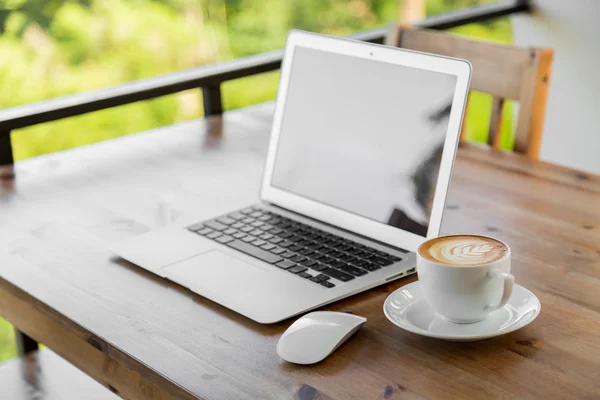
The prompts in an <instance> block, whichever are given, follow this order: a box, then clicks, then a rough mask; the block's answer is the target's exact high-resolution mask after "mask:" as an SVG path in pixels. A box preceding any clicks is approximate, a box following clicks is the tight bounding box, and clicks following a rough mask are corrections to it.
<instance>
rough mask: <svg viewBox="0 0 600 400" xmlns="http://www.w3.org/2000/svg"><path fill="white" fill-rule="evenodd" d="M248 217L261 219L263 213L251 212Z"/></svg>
mask: <svg viewBox="0 0 600 400" xmlns="http://www.w3.org/2000/svg"><path fill="white" fill-rule="evenodd" d="M250 216H251V217H252V218H259V217H262V216H263V213H262V212H260V211H256V212H253V213H252V214H250Z"/></svg>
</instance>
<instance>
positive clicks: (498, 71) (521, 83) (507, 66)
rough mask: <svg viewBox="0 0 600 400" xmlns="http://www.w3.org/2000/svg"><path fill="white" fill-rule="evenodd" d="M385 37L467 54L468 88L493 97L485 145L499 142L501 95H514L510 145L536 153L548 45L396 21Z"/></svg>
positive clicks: (545, 94) (432, 49)
mask: <svg viewBox="0 0 600 400" xmlns="http://www.w3.org/2000/svg"><path fill="white" fill-rule="evenodd" d="M385 43H386V44H387V45H390V46H397V47H401V48H404V49H410V50H416V51H423V52H426V53H433V54H440V55H444V56H448V57H455V58H461V59H465V60H468V61H469V62H470V63H471V65H472V75H471V90H476V91H479V92H483V93H489V94H491V95H492V97H493V102H492V114H491V115H492V117H491V121H490V126H489V130H488V132H489V136H488V143H489V144H490V146H493V147H496V148H498V147H499V143H500V142H501V137H500V134H501V132H502V131H501V129H500V127H501V123H502V118H501V116H502V105H503V101H504V100H506V99H509V100H515V101H518V103H519V113H518V115H517V118H516V119H517V123H516V126H515V129H514V131H515V146H514V150H515V151H516V152H519V153H522V154H525V155H527V156H528V157H530V158H533V159H538V158H539V153H540V149H541V143H542V135H543V130H544V119H545V113H546V102H547V99H548V88H549V85H550V75H551V71H552V60H553V57H554V51H553V50H552V49H545V48H520V47H515V46H508V45H503V44H497V43H490V42H484V41H480V40H471V39H466V38H464V37H461V36H458V35H453V34H449V33H445V32H439V31H434V30H427V29H414V28H410V27H408V26H406V25H402V24H400V25H398V24H393V25H392V26H390V28H389V30H388V36H387V38H386V41H385ZM467 112H468V104H467ZM465 120H466V113H465ZM465 131H466V124H465V123H463V126H462V129H461V140H464V139H465Z"/></svg>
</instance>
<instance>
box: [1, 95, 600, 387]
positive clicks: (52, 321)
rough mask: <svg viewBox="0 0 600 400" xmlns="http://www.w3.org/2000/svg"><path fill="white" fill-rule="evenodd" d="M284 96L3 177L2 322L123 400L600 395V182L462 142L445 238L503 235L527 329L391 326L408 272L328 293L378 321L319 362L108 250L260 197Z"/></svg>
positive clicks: (274, 331)
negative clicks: (387, 311) (388, 301)
mask: <svg viewBox="0 0 600 400" xmlns="http://www.w3.org/2000/svg"><path fill="white" fill-rule="evenodd" d="M271 115H272V105H271V104H265V105H261V106H256V107H252V108H247V109H242V110H238V111H233V112H228V113H226V114H225V116H224V117H223V119H220V118H217V117H213V118H210V119H208V120H199V121H191V122H186V123H182V124H178V125H174V126H171V127H167V128H162V129H158V130H154V131H150V132H144V133H140V134H137V135H132V136H129V137H126V138H122V139H117V140H112V141H108V142H104V143H100V144H95V145H92V146H87V147H83V148H80V149H76V150H72V151H68V152H63V153H58V154H52V155H48V156H43V157H39V158H36V159H31V160H28V161H24V162H19V163H17V164H16V165H15V174H14V178H10V177H6V178H4V179H3V180H0V187H1V188H0V242H1V243H2V244H3V246H2V248H1V249H0V315H1V316H3V317H5V318H7V319H8V320H9V321H10V322H12V323H13V324H15V325H16V326H17V327H18V328H19V329H21V330H23V331H24V332H26V333H27V334H29V335H31V336H32V337H33V338H35V339H37V340H39V341H40V342H42V343H44V344H46V345H47V346H49V347H50V348H51V349H52V350H53V351H55V352H56V353H57V354H59V355H61V356H62V357H64V358H65V359H67V360H68V361H70V362H71V363H73V364H74V365H76V366H77V367H78V368H80V369H81V370H83V371H85V372H86V373H87V374H89V375H90V376H91V377H93V378H94V379H96V380H97V381H98V382H100V383H102V384H103V385H105V386H106V387H109V388H111V390H113V392H116V393H117V394H119V395H120V396H122V397H123V398H128V399H171V398H183V399H196V398H198V399H221V398H224V399H246V398H261V399H317V398H321V399H327V398H336V399H338V398H339V399H350V398H355V399H382V398H383V399H404V398H409V399H410V398H444V399H445V398H461V399H467V398H474V399H489V398H544V399H546V398H560V399H582V398H598V396H599V394H600V379H599V378H600V376H599V374H600V335H598V332H600V206H599V205H600V177H599V176H596V175H592V174H587V173H583V172H580V171H575V170H570V169H567V168H562V167H559V166H556V165H552V164H548V163H543V162H539V161H534V160H532V159H529V158H527V157H524V156H522V155H519V154H515V153H506V152H501V151H495V150H489V149H487V148H485V149H482V148H480V147H479V146H474V145H465V146H463V147H461V148H460V149H459V154H458V159H457V162H456V167H455V170H454V174H453V180H452V184H451V188H450V193H449V196H448V202H447V210H446V213H445V215H444V222H443V226H442V230H443V231H444V232H474V233H485V234H489V235H493V236H496V237H499V238H501V239H503V240H505V241H507V242H508V243H509V244H510V245H511V247H512V249H513V254H514V263H513V264H514V265H513V273H514V275H515V276H516V279H517V282H518V283H519V284H521V285H524V286H526V287H528V288H529V289H531V290H532V291H533V292H534V293H535V294H536V295H537V296H538V297H539V298H540V300H541V302H542V313H541V314H540V316H539V317H538V319H537V320H536V321H535V322H533V323H532V324H531V325H529V326H527V327H525V328H523V329H521V330H519V331H516V332H513V333H510V334H507V335H505V336H502V337H498V338H494V339H490V340H486V341H483V342H477V343H446V342H442V341H437V340H433V339H428V338H423V337H420V336H417V335H414V334H411V333H408V332H404V331H402V330H400V329H397V328H395V327H394V326H393V325H392V324H391V323H389V322H388V321H387V319H386V318H385V316H384V315H383V313H382V310H381V308H382V304H383V301H384V300H385V298H386V297H387V296H388V295H389V293H391V292H392V291H393V290H395V289H397V288H398V287H401V286H403V285H405V284H407V283H408V282H412V281H414V280H415V277H410V278H407V279H404V280H401V281H397V282H394V283H391V284H388V285H385V286H381V287H378V288H376V289H373V290H370V291H368V292H366V293H362V294H359V295H356V296H353V297H351V298H349V299H346V300H343V301H340V302H337V303H335V304H332V305H330V306H328V307H325V309H330V310H336V311H346V312H353V313H356V314H359V315H363V316H365V317H367V318H368V322H367V324H366V325H365V326H364V327H363V328H362V329H361V330H360V331H359V332H358V333H357V334H356V336H354V337H353V338H352V339H351V340H349V341H348V342H347V343H346V344H344V345H343V346H342V347H340V349H338V350H337V351H336V352H335V353H334V354H333V355H332V356H331V357H329V358H328V359H326V360H325V361H323V362H322V363H320V364H317V365H314V366H295V365H291V364H288V363H285V362H283V361H282V360H281V359H279V358H278V356H277V354H276V352H275V346H276V343H277V340H278V339H279V337H280V336H281V334H282V333H283V332H284V331H285V329H286V328H287V327H288V326H289V324H290V323H291V322H292V321H285V322H282V323H279V324H274V325H260V324H257V323H255V322H253V321H250V320H248V319H246V318H244V317H242V316H240V315H238V314H236V313H234V312H232V311H230V310H227V309H225V308H223V307H221V306H219V305H218V304H215V303H212V302H210V301H208V300H206V299H204V298H202V297H200V296H198V295H195V294H193V293H190V292H189V291H187V290H186V289H184V288H181V287H179V286H177V285H175V284H172V283H170V282H167V281H164V280H162V279H159V278H158V277H156V276H154V275H152V274H150V273H148V272H146V271H144V270H142V269H140V268H138V267H136V266H134V265H131V264H129V263H127V262H125V261H122V260H119V259H118V258H115V257H114V256H113V255H112V254H110V253H109V252H108V251H107V250H106V249H107V246H108V244H110V243H112V242H115V241H117V240H120V239H123V238H126V237H130V236H133V235H138V234H140V233H142V232H146V231H147V230H149V229H152V228H155V227H159V226H164V225H166V224H169V223H172V222H182V223H187V222H191V221H195V220H196V219H197V218H198V216H199V215H201V214H206V213H210V214H217V213H220V212H226V211H229V210H231V209H234V208H236V207H241V206H244V205H247V204H251V203H252V202H253V201H254V200H255V199H256V197H257V193H258V188H259V181H260V176H261V173H262V165H263V160H264V158H263V157H264V155H265V151H266V145H267V141H268V136H269V131H270V118H271Z"/></svg>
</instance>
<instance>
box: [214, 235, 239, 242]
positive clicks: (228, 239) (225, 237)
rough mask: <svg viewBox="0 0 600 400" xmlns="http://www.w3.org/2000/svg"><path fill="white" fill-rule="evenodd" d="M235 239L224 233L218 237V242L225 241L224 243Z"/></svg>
mask: <svg viewBox="0 0 600 400" xmlns="http://www.w3.org/2000/svg"><path fill="white" fill-rule="evenodd" d="M233 240H235V239H234V238H232V237H231V236H226V235H223V236H221V237H220V238H217V242H219V243H223V244H226V243H229V242H231V241H233Z"/></svg>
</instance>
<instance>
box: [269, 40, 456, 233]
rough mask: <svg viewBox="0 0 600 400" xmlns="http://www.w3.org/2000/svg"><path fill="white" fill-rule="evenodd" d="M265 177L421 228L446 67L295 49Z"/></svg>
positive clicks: (439, 135)
mask: <svg viewBox="0 0 600 400" xmlns="http://www.w3.org/2000/svg"><path fill="white" fill-rule="evenodd" d="M291 68H292V71H291V76H290V82H289V87H288V93H287V99H286V106H285V110H284V114H283V120H282V126H281V132H280V136H279V143H278V148H277V154H276V159H275V168H274V171H273V177H272V182H271V183H272V184H273V185H274V186H276V187H278V188H280V189H283V190H286V191H289V192H292V193H295V194H297V195H300V196H303V197H306V198H309V199H311V200H314V201H318V202H321V203H324V204H327V205H330V206H333V207H337V208H339V209H342V210H345V211H349V212H352V213H355V214H358V215H361V216H363V217H366V218H370V219H372V220H375V221H378V222H382V223H385V224H390V225H394V226H397V227H399V228H402V229H405V230H408V231H411V232H413V233H415V234H418V235H421V236H425V235H426V229H427V226H428V223H429V217H430V202H431V199H432V196H433V192H434V185H435V182H436V179H437V172H438V170H439V161H440V159H439V156H441V148H442V146H443V141H444V139H445V136H446V130H447V126H448V115H449V110H450V107H451V100H452V97H453V95H454V91H455V86H456V77H455V76H454V75H449V74H443V73H438V72H431V71H426V70H421V69H416V68H410V67H404V66H398V65H394V64H389V63H384V62H380V61H373V60H368V59H362V58H357V57H351V56H346V55H340V54H334V53H329V52H324V51H320V50H315V49H309V48H303V47H298V48H297V49H296V50H295V54H294V59H293V64H292V66H291Z"/></svg>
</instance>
